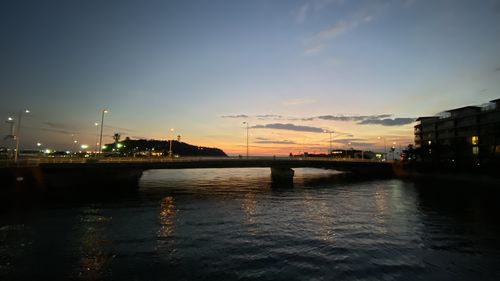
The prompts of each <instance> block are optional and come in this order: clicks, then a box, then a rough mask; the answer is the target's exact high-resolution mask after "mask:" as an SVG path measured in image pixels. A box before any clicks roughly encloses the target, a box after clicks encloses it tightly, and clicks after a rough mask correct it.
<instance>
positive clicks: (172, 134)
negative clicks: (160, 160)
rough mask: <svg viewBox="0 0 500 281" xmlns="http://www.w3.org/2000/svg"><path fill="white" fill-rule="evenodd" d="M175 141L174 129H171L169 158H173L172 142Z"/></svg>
mask: <svg viewBox="0 0 500 281" xmlns="http://www.w3.org/2000/svg"><path fill="white" fill-rule="evenodd" d="M173 140H174V128H171V129H170V150H169V151H168V156H169V157H170V158H172V157H173V154H172V141H173Z"/></svg>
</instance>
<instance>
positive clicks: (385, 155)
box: [377, 137, 387, 159]
mask: <svg viewBox="0 0 500 281" xmlns="http://www.w3.org/2000/svg"><path fill="white" fill-rule="evenodd" d="M377 139H383V140H384V159H385V158H387V146H386V145H385V137H377Z"/></svg>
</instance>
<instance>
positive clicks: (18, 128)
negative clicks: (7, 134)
mask: <svg viewBox="0 0 500 281" xmlns="http://www.w3.org/2000/svg"><path fill="white" fill-rule="evenodd" d="M23 113H30V111H29V110H28V109H26V110H24V111H22V110H21V111H19V119H17V129H16V134H15V137H16V154H14V161H15V162H17V159H18V158H19V139H20V138H21V119H22V117H23Z"/></svg>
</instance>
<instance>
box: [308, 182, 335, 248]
mask: <svg viewBox="0 0 500 281" xmlns="http://www.w3.org/2000/svg"><path fill="white" fill-rule="evenodd" d="M303 202H304V207H305V208H304V211H305V212H304V216H305V217H307V218H308V220H309V221H313V222H316V225H317V227H318V228H319V229H317V230H316V231H315V233H314V234H313V235H315V236H317V238H319V239H321V240H323V241H327V242H330V243H335V241H336V239H335V229H334V225H335V221H334V219H333V215H334V210H332V208H330V207H329V206H328V204H327V203H326V202H325V201H324V200H321V199H317V198H316V197H313V196H311V194H309V192H306V193H304V201H303Z"/></svg>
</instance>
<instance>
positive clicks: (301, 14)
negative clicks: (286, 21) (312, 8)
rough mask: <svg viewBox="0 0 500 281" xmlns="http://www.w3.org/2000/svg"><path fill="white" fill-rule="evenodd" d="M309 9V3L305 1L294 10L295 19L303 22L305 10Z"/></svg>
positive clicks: (305, 14)
mask: <svg viewBox="0 0 500 281" xmlns="http://www.w3.org/2000/svg"><path fill="white" fill-rule="evenodd" d="M308 10H309V3H305V4H303V5H302V6H300V8H299V9H298V10H297V11H296V12H295V21H296V22H297V23H303V22H304V21H306V18H307V11H308Z"/></svg>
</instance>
